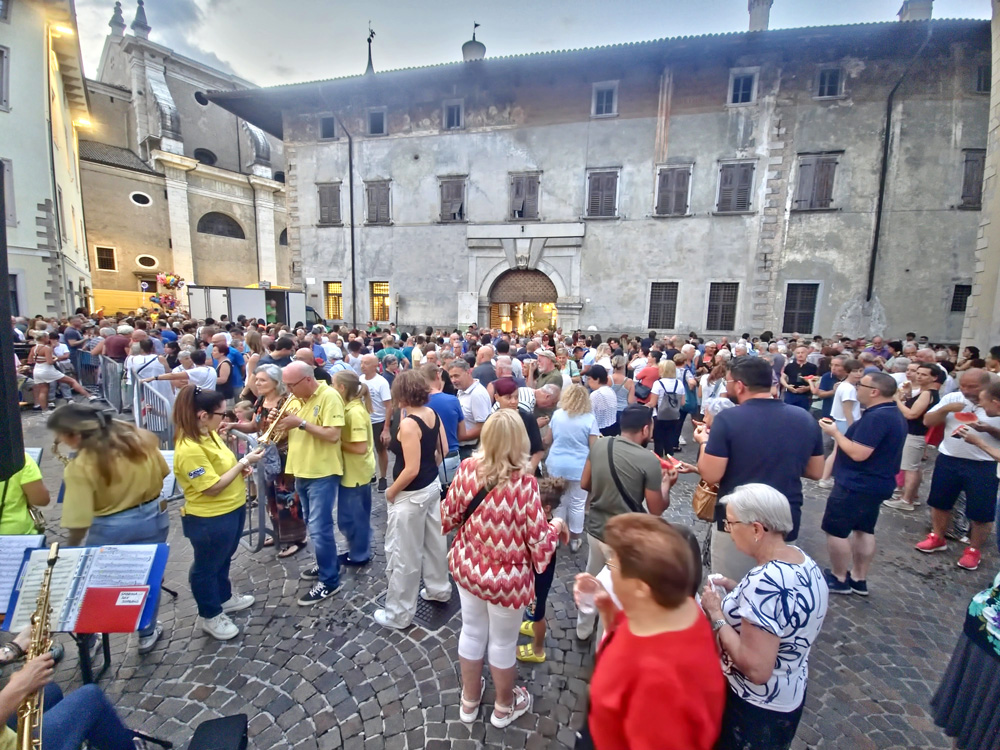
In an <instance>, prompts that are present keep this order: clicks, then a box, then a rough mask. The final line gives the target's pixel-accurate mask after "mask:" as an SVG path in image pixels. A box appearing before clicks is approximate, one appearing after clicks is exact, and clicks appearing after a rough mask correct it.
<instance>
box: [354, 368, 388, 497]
mask: <svg viewBox="0 0 1000 750" xmlns="http://www.w3.org/2000/svg"><path fill="white" fill-rule="evenodd" d="M390 356H391V355H390ZM382 361H383V363H384V362H385V360H384V359H383V360H382ZM361 382H362V383H364V384H365V386H367V388H368V393H369V394H370V395H371V399H372V414H371V418H372V439H373V440H374V441H375V455H376V456H377V457H378V491H379V492H385V490H386V487H387V486H388V482H387V481H386V478H385V474H386V472H387V471H388V470H389V451H388V450H387V447H388V445H389V430H387V429H385V425H386V421H387V420H388V418H389V416H391V415H392V391H391V389H390V388H389V381H388V380H386V379H385V378H384V377H383V376H382V375H379V372H378V357H376V356H375V355H374V354H366V355H364V356H363V357H362V358H361Z"/></svg>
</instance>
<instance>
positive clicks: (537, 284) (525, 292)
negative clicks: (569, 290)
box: [489, 269, 559, 333]
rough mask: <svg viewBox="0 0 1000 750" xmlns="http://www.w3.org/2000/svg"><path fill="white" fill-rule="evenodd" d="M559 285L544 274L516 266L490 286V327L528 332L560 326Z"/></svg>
mask: <svg viewBox="0 0 1000 750" xmlns="http://www.w3.org/2000/svg"><path fill="white" fill-rule="evenodd" d="M558 298H559V293H558V291H557V290H556V285H555V284H554V283H553V282H552V279H550V278H549V277H548V276H547V275H546V274H545V273H543V272H542V271H537V270H527V269H516V270H510V271H505V272H504V273H502V274H501V275H500V276H499V277H498V278H497V279H496V281H494V282H493V285H492V286H491V287H490V293H489V301H490V323H489V325H490V328H500V329H503V330H504V331H508V332H512V331H516V332H518V333H526V332H528V331H534V330H538V329H540V328H550V329H553V328H555V327H556V326H557V325H558V320H559V313H558V309H557V306H556V302H557V300H558Z"/></svg>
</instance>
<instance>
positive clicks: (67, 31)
mask: <svg viewBox="0 0 1000 750" xmlns="http://www.w3.org/2000/svg"><path fill="white" fill-rule="evenodd" d="M52 33H53V34H58V35H59V36H76V31H75V30H74V29H73V27H72V26H62V25H59V26H53V27H52Z"/></svg>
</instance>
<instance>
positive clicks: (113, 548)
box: [85, 544, 156, 588]
mask: <svg viewBox="0 0 1000 750" xmlns="http://www.w3.org/2000/svg"><path fill="white" fill-rule="evenodd" d="M155 556H156V545H155V544H129V545H107V546H105V547H101V548H100V549H98V550H96V553H95V554H94V555H93V558H92V559H91V561H90V573H89V575H88V576H87V580H86V583H85V585H86V586H87V587H88V588H93V587H101V586H103V587H109V586H110V587H122V586H142V585H145V583H146V580H147V579H148V578H149V571H150V568H152V567H153V558H154V557H155Z"/></svg>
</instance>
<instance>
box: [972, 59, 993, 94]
mask: <svg viewBox="0 0 1000 750" xmlns="http://www.w3.org/2000/svg"><path fill="white" fill-rule="evenodd" d="M992 79H993V73H992V71H991V68H990V66H989V65H980V66H979V67H977V68H976V93H977V94H988V93H990V84H991V83H992Z"/></svg>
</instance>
